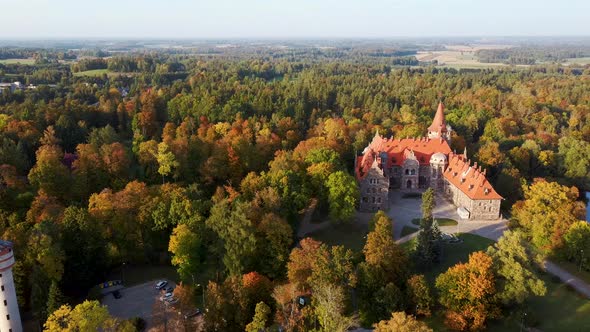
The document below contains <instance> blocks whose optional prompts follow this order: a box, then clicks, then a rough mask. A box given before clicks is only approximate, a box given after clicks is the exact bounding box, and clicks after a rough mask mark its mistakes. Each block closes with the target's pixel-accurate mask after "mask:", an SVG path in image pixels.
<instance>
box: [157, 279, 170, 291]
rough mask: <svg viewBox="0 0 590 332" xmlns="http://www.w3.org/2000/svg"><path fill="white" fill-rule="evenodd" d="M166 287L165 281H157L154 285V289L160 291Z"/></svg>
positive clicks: (166, 282)
mask: <svg viewBox="0 0 590 332" xmlns="http://www.w3.org/2000/svg"><path fill="white" fill-rule="evenodd" d="M166 285H168V281H166V280H161V281H158V282H157V283H156V289H162V288H164V287H166Z"/></svg>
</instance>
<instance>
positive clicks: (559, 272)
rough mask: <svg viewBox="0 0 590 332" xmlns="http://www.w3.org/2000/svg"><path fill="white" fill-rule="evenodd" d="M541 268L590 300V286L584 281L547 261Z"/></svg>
mask: <svg viewBox="0 0 590 332" xmlns="http://www.w3.org/2000/svg"><path fill="white" fill-rule="evenodd" d="M543 268H544V269H545V271H547V272H549V273H551V274H553V275H554V276H557V277H558V278H559V279H561V281H562V282H563V283H565V284H568V285H570V286H572V287H573V288H574V289H575V290H577V291H578V293H580V294H582V295H584V296H586V297H587V298H589V299H590V285H589V284H588V283H587V282H585V281H584V280H582V279H580V278H578V277H576V276H575V275H573V274H571V273H569V272H568V271H566V270H565V269H563V268H561V267H560V266H558V265H557V264H555V263H553V262H551V261H548V260H544V261H543Z"/></svg>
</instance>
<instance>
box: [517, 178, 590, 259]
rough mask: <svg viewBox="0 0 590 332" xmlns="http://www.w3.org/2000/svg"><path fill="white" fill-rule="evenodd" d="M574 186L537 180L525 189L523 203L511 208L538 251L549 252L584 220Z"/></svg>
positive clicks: (561, 242)
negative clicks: (570, 229)
mask: <svg viewBox="0 0 590 332" xmlns="http://www.w3.org/2000/svg"><path fill="white" fill-rule="evenodd" d="M578 196H579V193H578V189H577V188H576V187H571V188H569V187H566V186H562V185H560V184H558V183H557V182H548V181H545V180H542V179H536V180H535V181H534V182H533V183H532V184H531V185H530V186H527V187H525V188H524V198H525V199H524V200H523V201H519V202H517V203H516V204H515V205H514V206H513V208H512V215H513V218H514V220H515V221H516V222H517V223H518V225H519V226H521V227H522V228H523V229H524V230H525V232H526V235H527V236H529V237H530V238H531V240H532V243H533V245H534V246H535V247H537V248H538V249H541V250H543V251H544V252H551V251H553V250H554V249H557V248H559V247H561V246H562V245H563V239H564V235H565V233H566V232H567V230H568V229H569V227H570V226H571V225H572V224H573V223H575V222H576V221H578V220H581V219H583V216H584V212H585V211H584V210H585V209H584V206H583V205H581V204H580V203H579V202H576V201H577V199H578Z"/></svg>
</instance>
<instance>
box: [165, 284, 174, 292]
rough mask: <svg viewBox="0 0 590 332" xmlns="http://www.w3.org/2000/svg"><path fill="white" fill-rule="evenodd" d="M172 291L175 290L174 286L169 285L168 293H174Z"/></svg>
mask: <svg viewBox="0 0 590 332" xmlns="http://www.w3.org/2000/svg"><path fill="white" fill-rule="evenodd" d="M172 292H174V287H172V286H168V287H167V288H166V293H172Z"/></svg>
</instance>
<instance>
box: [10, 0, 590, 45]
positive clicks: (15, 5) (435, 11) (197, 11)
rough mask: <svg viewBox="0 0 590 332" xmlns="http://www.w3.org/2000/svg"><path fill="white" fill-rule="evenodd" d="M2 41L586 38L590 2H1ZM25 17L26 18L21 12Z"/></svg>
mask: <svg viewBox="0 0 590 332" xmlns="http://www.w3.org/2000/svg"><path fill="white" fill-rule="evenodd" d="M2 6H3V9H4V10H5V11H6V12H7V13H12V14H13V15H10V17H7V18H5V20H4V25H5V26H10V27H18V28H14V29H2V30H0V39H2V40H13V39H17V40H19V39H20V40H22V39H26V40H31V39H36V40H47V39H144V40H145V39H155V40H159V39H168V40H170V39H175V40H176V39H178V40H186V39H208V40H210V39H359V38H360V39H396V38H397V39H406V38H468V37H483V38H494V37H495V38H497V37H517V38H518V37H521V38H527V37H553V38H556V37H588V36H589V34H590V21H588V20H587V19H586V13H588V12H590V3H588V2H585V1H582V0H573V1H569V2H554V3H551V4H548V3H547V1H544V3H541V4H539V3H538V2H536V1H533V0H523V1H520V2H518V3H514V2H513V1H509V0H499V1H496V2H495V3H493V4H489V3H471V2H469V1H468V0H450V1H446V2H442V3H441V2H436V1H434V0H424V1H416V2H411V3H406V2H401V1H395V2H389V1H386V0H370V1H366V2H363V3H356V2H354V1H353V0H344V1H336V0H325V1H321V2H317V1H313V0H302V1H299V2H296V3H295V2H284V3H275V2H270V1H268V0H253V1H250V2H238V1H235V0H219V1H216V2H214V3H213V2H201V3H192V2H188V1H185V0H171V1H168V2H167V3H166V4H165V5H164V6H162V5H161V4H159V3H158V1H156V0H144V1H140V0H128V1H120V2H116V1H114V0H105V1H103V2H101V3H100V5H96V4H94V3H91V4H89V3H78V2H74V1H71V0H54V1H49V0H29V1H26V2H24V1H23V2H7V3H5V4H2ZM20 13H23V14H20ZM23 22H26V24H23Z"/></svg>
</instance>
